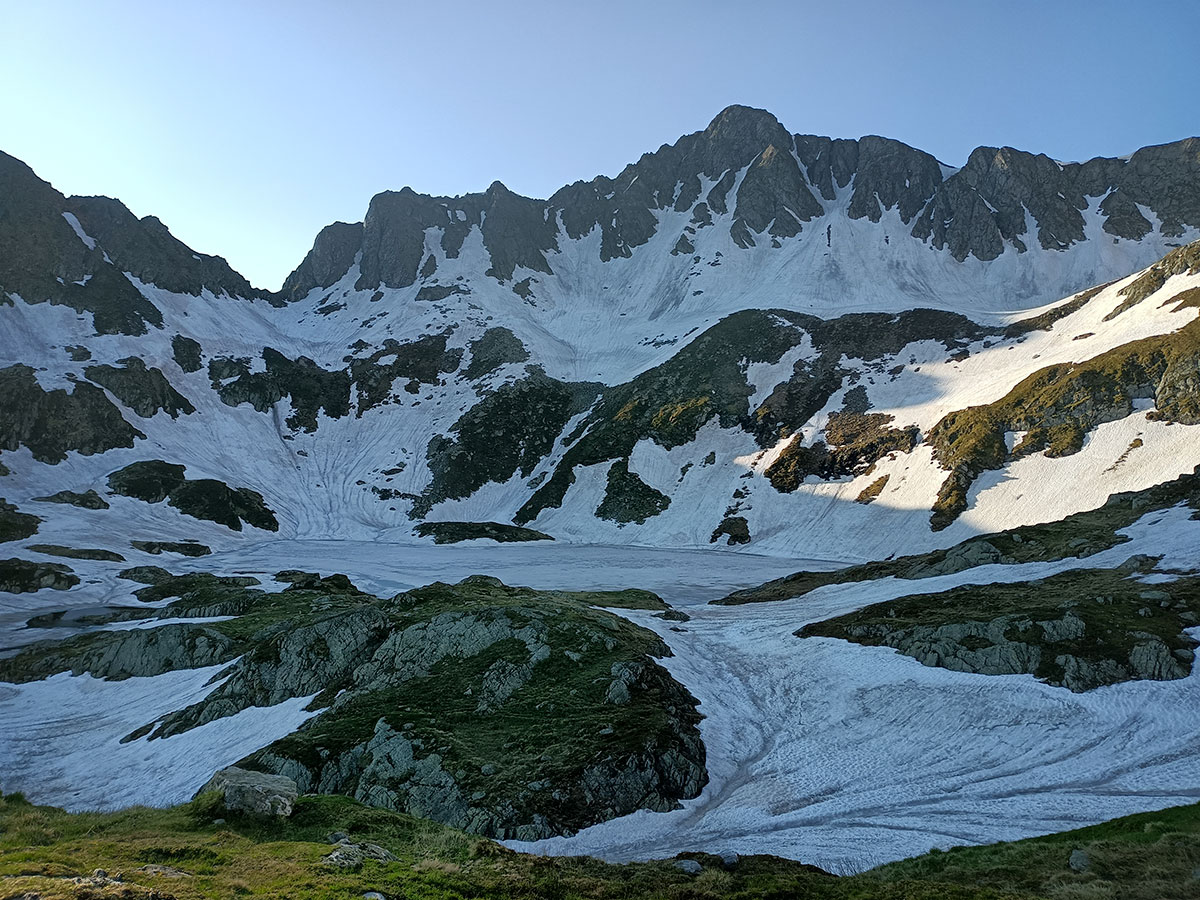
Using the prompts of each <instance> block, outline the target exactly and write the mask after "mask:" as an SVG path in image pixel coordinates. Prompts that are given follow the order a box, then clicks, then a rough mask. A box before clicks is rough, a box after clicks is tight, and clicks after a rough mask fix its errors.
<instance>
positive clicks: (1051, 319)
mask: <svg viewBox="0 0 1200 900" xmlns="http://www.w3.org/2000/svg"><path fill="white" fill-rule="evenodd" d="M1111 284H1112V282H1111V281H1110V282H1108V283H1107V284H1100V285H1097V286H1096V287H1093V288H1088V289H1087V290H1086V291H1083V292H1082V293H1079V294H1076V295H1075V296H1074V297H1072V298H1071V299H1070V300H1068V301H1067V302H1065V303H1060V304H1058V305H1057V306H1055V307H1054V308H1053V309H1049V310H1047V311H1046V312H1044V313H1042V314H1041V315H1037V316H1030V317H1029V318H1028V319H1021V320H1020V321H1019V322H1013V323H1012V324H1011V325H1009V326H1008V327H1007V328H1005V329H1004V332H1003V334H1004V337H1006V338H1018V337H1021V335H1024V334H1029V332H1031V331H1049V330H1050V329H1052V328H1053V327H1054V325H1055V324H1056V323H1057V322H1058V321H1059V320H1060V319H1065V318H1066V317H1067V316H1070V315H1073V314H1075V313H1077V312H1079V310H1081V309H1083V308H1084V307H1085V306H1087V305H1088V303H1090V302H1091V301H1092V300H1094V299H1095V297H1096V295H1097V294H1099V293H1100V292H1101V291H1102V290H1104V289H1105V288H1106V287H1108V286H1109V285H1111Z"/></svg>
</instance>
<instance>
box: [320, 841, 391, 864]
mask: <svg viewBox="0 0 1200 900" xmlns="http://www.w3.org/2000/svg"><path fill="white" fill-rule="evenodd" d="M368 859H374V860H377V861H378V862H396V855H395V854H394V853H392V852H391V851H389V850H385V849H384V848H383V847H380V846H379V845H378V844H354V843H351V842H350V841H348V840H347V841H341V842H339V843H338V845H337V847H336V848H335V849H334V851H333V852H332V853H329V854H326V855H325V856H322V857H321V862H323V863H325V864H326V865H328V866H335V867H336V868H339V869H357V868H359V867H360V866H361V865H362V864H363V863H364V862H365V861H366V860H368Z"/></svg>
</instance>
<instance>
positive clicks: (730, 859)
mask: <svg viewBox="0 0 1200 900" xmlns="http://www.w3.org/2000/svg"><path fill="white" fill-rule="evenodd" d="M717 856H719V857H721V865H722V866H724V867H725V868H726V869H734V868H736V867H737V864H738V863H739V862H741V861H742V859H741V857H740V856H738V855H737V854H736V853H734V852H733V851H732V850H722V851H721V852H720V853H718V854H717Z"/></svg>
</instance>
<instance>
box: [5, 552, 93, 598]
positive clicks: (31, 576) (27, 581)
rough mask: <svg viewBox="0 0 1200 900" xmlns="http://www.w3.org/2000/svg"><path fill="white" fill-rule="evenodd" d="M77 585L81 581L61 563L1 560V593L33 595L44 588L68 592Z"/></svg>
mask: <svg viewBox="0 0 1200 900" xmlns="http://www.w3.org/2000/svg"><path fill="white" fill-rule="evenodd" d="M77 584H79V579H78V578H77V577H76V576H75V574H74V573H73V572H72V571H71V569H70V568H69V567H68V566H64V565H62V564H61V563H41V562H30V561H29V560H26V559H15V558H14V559H0V591H7V592H8V593H10V594H24V593H32V592H34V591H40V590H42V589H43V588H51V589H53V590H56V591H66V590H69V589H70V588H73V587H74V586H75V585H77Z"/></svg>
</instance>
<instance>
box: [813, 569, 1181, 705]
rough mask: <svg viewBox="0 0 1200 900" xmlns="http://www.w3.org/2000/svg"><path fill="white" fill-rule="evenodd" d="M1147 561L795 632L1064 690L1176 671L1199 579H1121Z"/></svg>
mask: <svg viewBox="0 0 1200 900" xmlns="http://www.w3.org/2000/svg"><path fill="white" fill-rule="evenodd" d="M1154 562H1155V561H1154V560H1153V559H1148V560H1145V561H1141V560H1137V559H1135V560H1132V561H1131V563H1130V565H1128V566H1123V567H1121V568H1119V569H1113V570H1106V569H1092V570H1080V571H1074V572H1066V573H1063V574H1061V575H1056V576H1052V577H1050V578H1046V579H1042V580H1040V581H1036V582H1018V583H1016V584H991V585H968V586H965V587H960V588H955V589H952V590H950V591H947V592H946V593H945V594H924V595H914V596H910V597H901V598H899V599H898V600H895V601H891V602H888V603H881V604H875V605H874V606H869V607H866V608H865V609H862V610H859V611H858V612H855V613H850V614H848V615H845V616H839V617H837V618H834V619H828V620H826V621H824V622H816V623H813V624H810V625H806V626H804V628H802V629H800V630H799V631H798V632H796V634H797V635H798V636H800V637H813V636H818V635H820V636H827V637H840V638H843V639H845V640H849V641H853V642H855V643H859V644H866V645H868V646H881V645H882V646H887V647H892V648H894V649H896V650H897V651H899V652H900V653H903V654H905V655H906V656H911V657H913V658H914V659H916V660H917V661H918V662H920V663H922V664H923V665H927V666H937V667H940V668H943V669H951V670H953V671H958V672H974V673H976V674H980V675H1022V674H1024V675H1036V676H1037V677H1038V678H1040V679H1041V680H1043V681H1046V682H1047V683H1049V684H1055V685H1061V686H1063V687H1065V688H1067V689H1068V690H1071V691H1087V690H1091V689H1092V688H1096V687H1100V686H1102V685H1106V684H1114V683H1117V682H1122V681H1130V680H1133V679H1150V680H1157V681H1168V680H1173V679H1177V678H1184V677H1186V676H1187V675H1188V673H1189V672H1190V671H1191V665H1192V659H1193V648H1194V647H1195V646H1196V642H1195V641H1194V640H1192V639H1191V638H1190V637H1188V636H1187V634H1186V629H1187V628H1188V627H1190V626H1191V625H1193V624H1195V622H1196V621H1197V616H1198V615H1200V579H1196V578H1180V579H1178V580H1176V581H1172V582H1168V583H1166V584H1164V585H1162V586H1161V589H1160V588H1159V587H1156V588H1153V589H1151V588H1147V586H1146V585H1144V584H1142V583H1140V582H1137V581H1132V580H1130V579H1129V578H1128V576H1129V575H1130V574H1131V573H1134V574H1136V573H1140V572H1142V571H1144V570H1145V569H1146V567H1147V565H1148V566H1150V567H1152V566H1153V564H1154Z"/></svg>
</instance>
